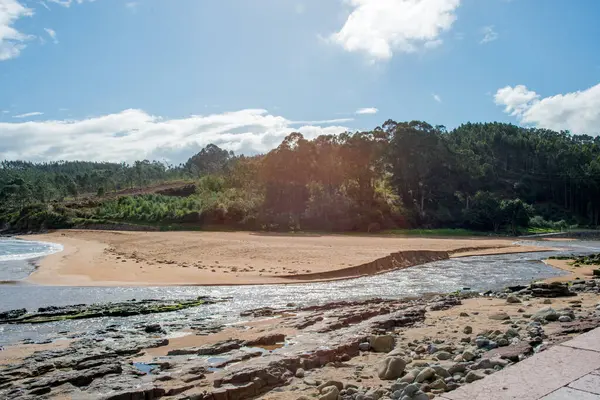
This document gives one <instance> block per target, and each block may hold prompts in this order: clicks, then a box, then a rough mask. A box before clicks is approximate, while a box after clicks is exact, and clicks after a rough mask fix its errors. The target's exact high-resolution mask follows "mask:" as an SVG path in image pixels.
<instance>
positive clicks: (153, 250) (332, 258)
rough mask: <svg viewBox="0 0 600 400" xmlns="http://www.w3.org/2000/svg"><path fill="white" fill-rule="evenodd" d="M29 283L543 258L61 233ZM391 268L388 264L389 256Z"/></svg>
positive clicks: (325, 272)
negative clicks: (489, 257) (61, 248)
mask: <svg viewBox="0 0 600 400" xmlns="http://www.w3.org/2000/svg"><path fill="white" fill-rule="evenodd" d="M22 238H23V239H26V240H40V241H46V242H54V243H59V244H61V245H63V246H64V251H62V252H60V253H56V254H52V255H50V256H47V257H45V258H43V259H42V260H40V261H39V265H38V268H37V270H36V271H35V272H34V273H33V274H31V275H30V276H29V278H27V281H28V282H30V283H35V284H42V285H56V286H171V285H247V284H275V283H278V284H285V283H300V282H315V281H323V280H330V279H347V278H354V277H358V276H364V275H369V274H375V273H381V272H386V271H389V270H392V269H398V268H406V267H410V266H413V265H418V264H422V263H426V262H430V261H434V260H438V259H444V258H448V257H463V256H470V255H484V254H486V255H487V254H501V253H512V252H530V251H541V250H544V249H543V248H541V247H525V246H518V245H516V244H514V240H511V239H496V238H493V239H490V238H460V239H457V238H447V237H430V238H415V237H397V236H354V235H352V236H351V235H317V234H268V233H257V232H254V233H250V232H114V231H89V230H62V231H56V232H52V233H48V234H42V235H30V236H24V237H22ZM391 254H393V255H394V257H393V260H391V261H390V255H391Z"/></svg>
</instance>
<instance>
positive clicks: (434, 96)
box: [433, 93, 442, 103]
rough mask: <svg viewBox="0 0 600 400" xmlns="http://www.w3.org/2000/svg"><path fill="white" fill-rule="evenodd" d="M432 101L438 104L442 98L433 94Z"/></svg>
mask: <svg viewBox="0 0 600 400" xmlns="http://www.w3.org/2000/svg"><path fill="white" fill-rule="evenodd" d="M433 99H434V100H435V101H437V102H438V103H441V102H442V98H441V97H440V96H439V95H437V94H435V93H434V94H433Z"/></svg>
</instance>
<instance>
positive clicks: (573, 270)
mask: <svg viewBox="0 0 600 400" xmlns="http://www.w3.org/2000/svg"><path fill="white" fill-rule="evenodd" d="M544 262H545V263H546V264H548V265H550V266H552V267H554V268H558V269H562V270H564V271H567V272H569V275H564V276H557V277H555V278H550V279H547V280H546V282H568V281H572V280H575V279H583V280H585V279H592V277H593V276H594V270H595V269H598V268H600V265H582V266H580V267H576V266H574V265H573V260H545V261H544Z"/></svg>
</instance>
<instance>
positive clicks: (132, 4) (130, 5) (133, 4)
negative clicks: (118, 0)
mask: <svg viewBox="0 0 600 400" xmlns="http://www.w3.org/2000/svg"><path fill="white" fill-rule="evenodd" d="M139 5H140V3H139V1H128V2H127V3H125V7H127V8H128V9H129V10H130V11H132V12H136V11H137V9H138V7H139Z"/></svg>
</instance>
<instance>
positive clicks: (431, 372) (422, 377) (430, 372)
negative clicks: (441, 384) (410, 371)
mask: <svg viewBox="0 0 600 400" xmlns="http://www.w3.org/2000/svg"><path fill="white" fill-rule="evenodd" d="M434 376H435V369H433V368H431V367H427V368H425V369H424V370H423V371H421V372H419V375H417V378H416V379H415V381H416V382H417V383H422V382H425V381H426V380H429V379H431V378H433V377H434Z"/></svg>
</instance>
